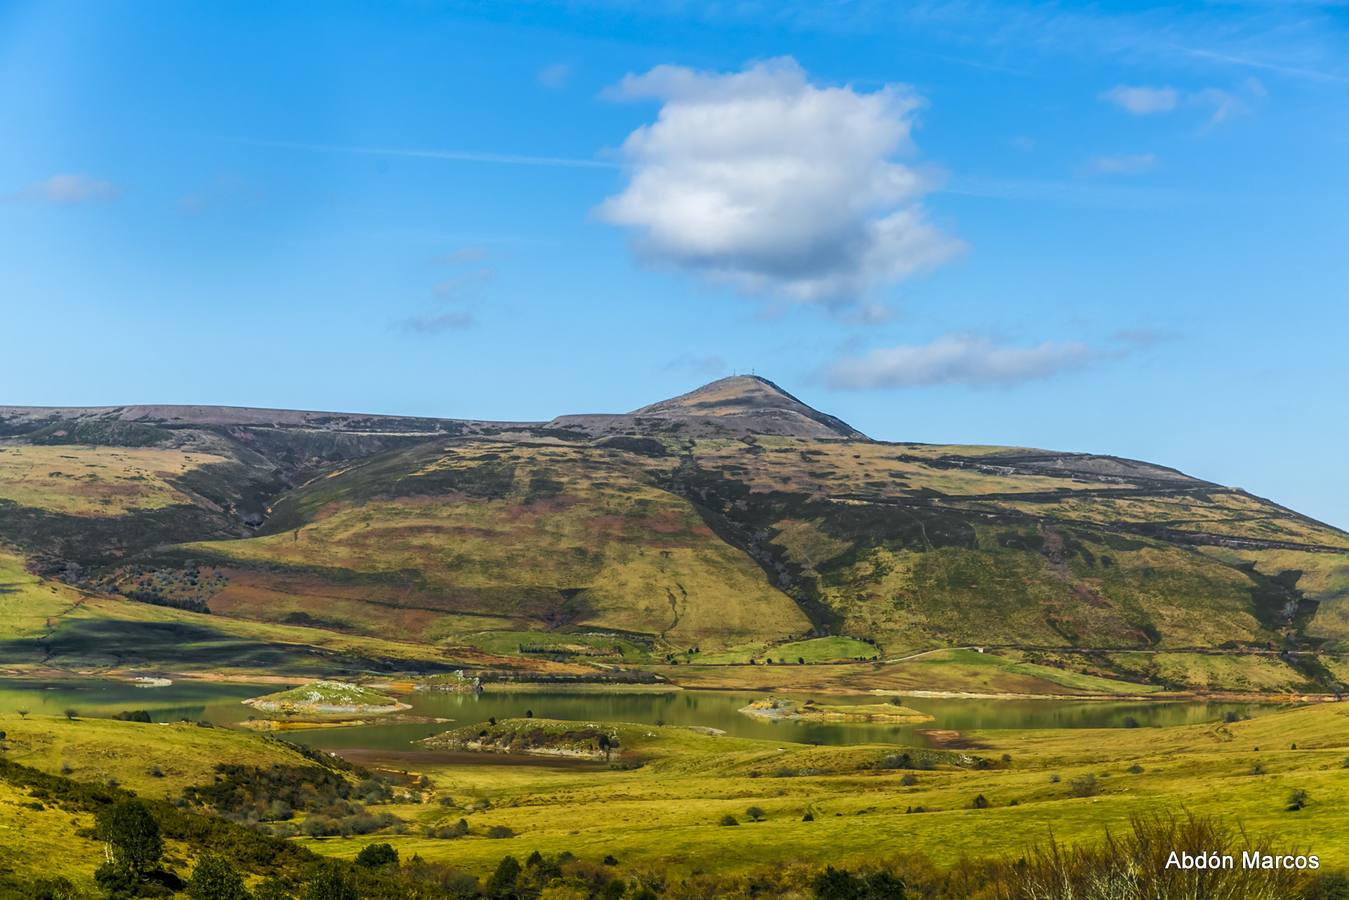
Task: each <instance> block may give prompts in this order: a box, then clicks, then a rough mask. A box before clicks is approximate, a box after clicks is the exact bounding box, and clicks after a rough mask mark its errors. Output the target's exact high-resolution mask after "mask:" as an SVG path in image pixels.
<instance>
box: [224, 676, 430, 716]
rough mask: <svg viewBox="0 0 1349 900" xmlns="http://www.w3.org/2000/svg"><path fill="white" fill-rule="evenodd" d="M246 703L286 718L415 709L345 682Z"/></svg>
mask: <svg viewBox="0 0 1349 900" xmlns="http://www.w3.org/2000/svg"><path fill="white" fill-rule="evenodd" d="M243 702H244V704H245V705H246V706H251V707H253V708H254V709H256V710H260V711H262V712H268V713H279V714H281V715H285V716H319V717H322V716H334V715H341V716H348V715H361V716H374V715H382V714H385V713H395V712H399V711H400V710H404V709H411V707H410V706H409V705H408V704H406V703H402V702H400V701H398V700H395V699H394V698H393V697H389V696H387V695H385V694H381V693H379V692H378V691H373V690H371V689H370V688H367V687H361V686H360V685H359V684H350V683H348V682H345V681H312V682H310V683H309V684H304V685H300V686H299V687H294V688H291V689H290V690H286V691H278V692H277V693H275V694H267V695H265V696H262V697H251V698H249V699H248V700H245V701H243Z"/></svg>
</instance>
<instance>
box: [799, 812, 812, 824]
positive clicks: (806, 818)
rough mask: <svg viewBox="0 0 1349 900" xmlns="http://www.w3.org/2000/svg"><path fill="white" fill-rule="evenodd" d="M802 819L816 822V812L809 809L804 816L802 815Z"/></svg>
mask: <svg viewBox="0 0 1349 900" xmlns="http://www.w3.org/2000/svg"><path fill="white" fill-rule="evenodd" d="M801 821H802V822H814V821H815V814H814V813H812V812H809V811H807V812H806V814H805V815H804V816H802V817H801Z"/></svg>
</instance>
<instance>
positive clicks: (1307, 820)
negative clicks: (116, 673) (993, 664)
mask: <svg viewBox="0 0 1349 900" xmlns="http://www.w3.org/2000/svg"><path fill="white" fill-rule="evenodd" d="M515 724H516V723H501V725H500V726H499V727H503V728H505V727H514V726H515ZM616 730H617V732H618V733H619V737H620V740H621V742H622V745H623V747H624V748H625V750H624V752H625V753H626V754H629V755H631V756H633V757H635V758H642V757H644V758H645V765H644V766H643V767H642V768H640V769H636V770H631V771H603V770H595V769H593V768H591V769H586V770H584V771H567V770H565V769H559V768H549V767H539V768H531V767H527V766H500V765H495V766H494V765H485V766H470V765H463V764H455V765H438V764H435V763H427V764H424V765H421V766H416V768H417V770H418V771H420V772H425V773H426V774H427V775H428V776H429V777H430V778H431V779H432V781H433V782H434V784H435V788H436V792H437V798H439V797H449V798H452V800H453V801H454V804H455V805H453V806H449V807H446V806H442V805H440V804H439V803H437V804H436V805H434V806H432V807H431V808H404V809H401V810H399V812H400V814H402V815H404V816H405V817H408V818H411V819H412V820H413V821H415V822H416V823H417V824H418V825H419V826H435V825H437V824H441V823H445V822H453V821H455V820H457V819H459V818H461V817H463V818H466V819H467V820H468V822H469V823H470V828H471V831H470V836H468V837H465V838H459V839H456V840H444V839H438V838H428V837H424V836H422V835H419V834H409V835H403V836H394V837H391V838H389V840H390V841H391V842H392V843H393V844H394V845H395V846H396V847H398V848H399V850H400V852H402V853H403V854H404V855H405V856H407V855H411V854H412V853H417V854H420V855H421V856H422V857H424V858H426V859H434V860H444V861H449V862H452V863H454V864H455V865H457V866H463V867H467V868H469V869H471V870H474V871H478V872H486V871H489V870H490V869H491V868H492V867H493V866H494V865H495V864H496V862H497V861H498V860H499V859H500V858H501V856H502V855H503V854H504V853H513V854H516V855H517V856H519V857H521V858H523V857H524V856H526V855H528V854H529V853H530V852H531V851H533V850H535V849H538V850H540V851H542V852H544V853H556V852H560V851H563V850H568V851H571V852H572V853H575V854H577V855H578V856H582V857H587V858H589V857H599V856H603V855H605V854H613V855H614V856H616V857H617V858H618V859H619V860H620V861H621V862H622V863H623V864H624V865H628V866H635V867H642V866H648V867H669V868H671V869H673V870H675V871H680V872H689V871H693V870H696V869H705V870H709V871H735V870H740V869H748V868H754V867H758V866H762V865H765V864H771V863H773V862H774V861H787V860H802V861H818V862H820V863H826V862H828V863H832V864H834V865H840V864H844V865H846V864H858V863H862V862H865V861H868V860H873V861H874V860H876V859H877V858H883V857H885V856H887V855H890V854H898V853H901V852H918V853H922V854H925V855H927V856H929V857H930V858H932V859H933V860H934V861H936V862H938V863H939V864H950V863H954V862H956V861H957V860H958V859H959V858H961V857H962V856H997V855H1001V854H1004V853H1014V852H1017V851H1020V850H1022V849H1024V848H1025V847H1026V845H1027V844H1028V843H1031V842H1035V841H1046V840H1047V839H1048V838H1049V835H1050V831H1051V829H1052V831H1053V834H1054V836H1055V837H1056V838H1057V839H1059V840H1061V841H1065V842H1068V843H1072V842H1074V841H1079V840H1096V839H1098V838H1099V836H1100V835H1101V833H1102V829H1103V828H1106V827H1114V828H1119V827H1121V826H1126V824H1127V822H1128V819H1129V817H1130V816H1132V815H1138V814H1146V813H1149V812H1156V811H1159V810H1172V811H1179V810H1181V809H1182V808H1184V809H1186V810H1190V811H1192V812H1195V813H1200V814H1214V815H1220V816H1223V817H1225V818H1227V819H1229V820H1234V821H1237V822H1240V823H1241V824H1243V825H1244V826H1245V827H1246V828H1248V829H1249V830H1251V831H1252V832H1253V833H1270V834H1272V835H1275V836H1277V837H1278V838H1279V839H1280V841H1281V843H1283V844H1291V845H1294V846H1300V847H1307V848H1310V849H1311V851H1312V852H1315V853H1319V854H1320V855H1321V857H1322V859H1323V860H1324V864H1325V865H1326V866H1328V867H1343V866H1349V846H1346V845H1345V844H1344V842H1343V836H1344V834H1345V833H1349V768H1346V754H1349V707H1345V706H1337V705H1320V706H1315V707H1309V708H1299V709H1294V710H1290V711H1286V712H1278V713H1270V714H1267V715H1262V716H1259V717H1257V718H1255V719H1252V720H1249V721H1241V722H1235V723H1230V724H1217V725H1202V726H1178V727H1171V728H1140V729H1111V730H1093V729H1084V730H1072V729H1066V730H1057V731H1038V732H1035V731H1031V732H996V733H995V732H990V733H986V734H980V733H972V734H969V735H965V736H964V737H965V738H966V739H968V740H970V741H972V742H973V743H975V744H976V745H977V746H975V747H973V748H969V749H965V750H962V751H949V753H950V755H951V757H952V758H955V759H959V758H960V757H961V756H962V755H963V756H964V757H966V759H967V764H966V765H963V766H952V765H949V764H947V763H945V762H942V763H939V764H938V767H937V768H935V769H933V770H923V769H883V768H872V766H874V765H875V764H876V762H877V761H878V760H881V759H883V758H884V757H885V756H886V755H887V754H893V753H895V752H897V751H898V750H899V749H900V748H893V747H892V748H888V749H887V748H879V747H847V748H817V747H805V746H801V745H794V744H774V743H770V742H763V741H750V740H743V739H737V738H729V737H714V736H707V735H701V734H694V733H692V732H690V731H688V730H685V729H678V728H672V727H666V728H655V727H642V726H619V727H618V728H617V729H616ZM1004 754H1006V755H1007V756H1009V757H1010V762H1004V761H1003V755H1004ZM976 756H977V757H982V758H984V759H987V760H989V761H990V762H989V765H991V766H992V768H989V769H986V770H981V769H979V768H977V767H976V766H975V765H973V757H976ZM406 759H407V758H406V757H402V758H400V762H399V765H406V764H407V762H406ZM413 765H415V764H413ZM1256 766H1259V767H1260V768H1259V769H1256V768H1253V767H1256ZM1253 772H1259V773H1260V774H1253ZM906 775H908V776H910V777H911V778H912V779H914V782H913V783H912V784H905V781H906V780H908V779H905V776H906ZM1295 789H1303V790H1306V791H1307V792H1308V795H1309V797H1310V802H1309V803H1308V805H1307V807H1306V808H1305V809H1302V810H1300V811H1297V812H1289V811H1286V809H1285V807H1286V805H1287V801H1288V796H1289V794H1290V793H1291V792H1292V791H1293V790H1295ZM1074 794H1083V796H1074ZM981 795H982V796H983V797H984V798H985V799H986V800H987V801H988V804H989V808H986V809H976V808H972V805H973V804H974V801H975V798H976V797H979V796H981ZM484 801H487V803H488V804H490V808H487V809H480V807H482V806H484V805H485V804H484ZM751 806H757V807H759V808H761V809H762V810H763V811H764V812H765V814H766V815H765V818H764V821H762V822H750V821H749V819H748V817H747V815H746V810H747V809H748V808H749V807H751ZM920 807H921V808H922V809H923V810H926V811H924V812H918V811H917V810H918V809H919V808H920ZM807 813H810V814H811V815H812V816H813V819H814V820H813V821H803V817H804V816H805V815H806V814H807ZM726 815H732V816H735V817H737V819H738V820H739V821H740V822H741V827H739V828H736V829H734V830H728V829H727V828H726V827H724V826H722V825H721V824H719V823H720V822H721V820H722V819H723V817H724V816H726ZM494 825H499V826H505V827H507V828H510V829H512V830H513V831H514V832H515V833H516V836H515V837H512V838H508V839H504V840H493V839H486V838H483V837H481V835H482V834H484V833H485V832H486V830H487V829H488V828H490V827H492V826H494ZM475 835H476V836H475ZM310 843H311V846H312V847H313V849H315V850H318V851H319V852H322V853H327V854H338V855H342V856H352V855H354V854H355V853H356V852H357V851H358V850H359V849H360V848H361V847H362V846H364V844H365V843H366V841H362V840H344V839H340V838H331V839H323V840H316V841H312V842H310Z"/></svg>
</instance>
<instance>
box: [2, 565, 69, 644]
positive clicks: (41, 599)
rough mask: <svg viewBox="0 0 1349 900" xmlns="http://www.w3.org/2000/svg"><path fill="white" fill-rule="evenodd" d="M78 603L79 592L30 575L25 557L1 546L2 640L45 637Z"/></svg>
mask: <svg viewBox="0 0 1349 900" xmlns="http://www.w3.org/2000/svg"><path fill="white" fill-rule="evenodd" d="M79 601H80V595H79V593H78V592H76V591H73V590H71V589H70V588H67V587H66V586H65V585H62V584H58V583H55V582H50V581H45V580H43V579H41V578H38V577H37V576H36V575H32V574H30V573H29V572H28V571H26V570H25V569H24V567H23V558H22V557H20V556H19V555H18V554H16V553H13V552H6V551H5V549H4V547H3V545H0V641H3V640H7V639H15V638H33V637H37V636H39V635H42V634H45V633H46V632H47V628H48V623H49V622H51V621H53V620H56V619H59V618H60V617H62V616H63V615H66V614H67V613H69V612H71V611H72V610H73V609H74V608H75V607H76V605H77V604H78V603H79Z"/></svg>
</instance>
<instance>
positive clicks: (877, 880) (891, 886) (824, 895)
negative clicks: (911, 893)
mask: <svg viewBox="0 0 1349 900" xmlns="http://www.w3.org/2000/svg"><path fill="white" fill-rule="evenodd" d="M811 889H812V890H814V891H815V896H816V897H818V898H820V900H904V897H905V889H904V882H903V881H902V880H900V879H899V878H897V877H895V876H894V875H891V874H890V873H889V872H884V871H881V872H873V873H871V874H869V875H853V874H852V873H850V872H848V871H846V870H843V869H835V868H834V867H833V866H829V867H827V868H826V869H825V870H824V871H823V872H821V873H820V874H819V875H817V876H815V880H814V881H813V882H811Z"/></svg>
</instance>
